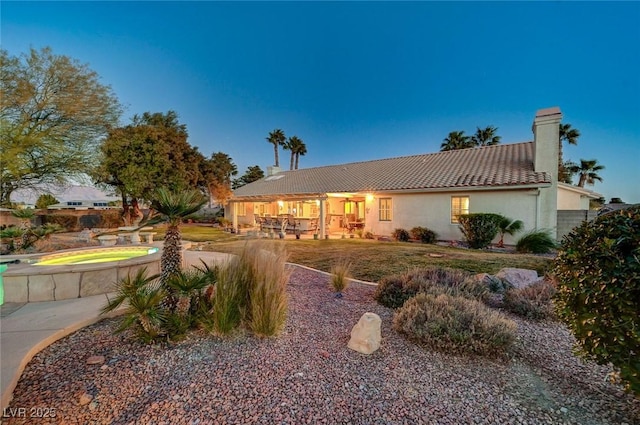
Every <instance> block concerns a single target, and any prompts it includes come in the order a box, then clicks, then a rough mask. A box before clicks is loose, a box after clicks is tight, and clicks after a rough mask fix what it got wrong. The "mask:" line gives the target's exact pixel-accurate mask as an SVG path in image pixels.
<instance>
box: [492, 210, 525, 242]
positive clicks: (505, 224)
mask: <svg viewBox="0 0 640 425" xmlns="http://www.w3.org/2000/svg"><path fill="white" fill-rule="evenodd" d="M523 227H524V223H523V222H522V220H513V219H511V218H509V217H501V218H500V219H499V220H498V232H499V233H500V240H499V241H498V247H500V248H502V247H504V235H511V236H513V235H514V234H516V233H518V232H519V231H520V230H522V228H523Z"/></svg>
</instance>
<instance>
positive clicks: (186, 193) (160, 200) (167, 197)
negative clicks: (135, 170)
mask: <svg viewBox="0 0 640 425" xmlns="http://www.w3.org/2000/svg"><path fill="white" fill-rule="evenodd" d="M206 203H207V199H206V197H205V196H204V195H202V193H201V192H200V191H199V190H197V189H190V190H182V191H179V192H172V191H169V190H168V189H166V188H159V189H157V190H156V192H155V194H154V196H153V200H152V201H151V207H152V208H153V209H154V210H155V211H156V212H157V213H158V216H157V217H154V219H152V221H151V223H158V222H163V221H164V222H166V223H167V224H168V227H167V231H166V233H165V236H164V244H163V249H162V256H161V258H160V268H161V273H160V281H161V282H163V283H164V282H166V281H167V279H168V278H169V277H170V276H171V275H173V274H176V273H178V272H179V271H180V270H181V268H182V246H181V239H182V237H181V234H180V224H181V223H182V219H183V218H185V217H186V216H188V215H191V214H193V213H195V212H197V211H198V210H199V209H200V208H202V206H204V205H205V204H206Z"/></svg>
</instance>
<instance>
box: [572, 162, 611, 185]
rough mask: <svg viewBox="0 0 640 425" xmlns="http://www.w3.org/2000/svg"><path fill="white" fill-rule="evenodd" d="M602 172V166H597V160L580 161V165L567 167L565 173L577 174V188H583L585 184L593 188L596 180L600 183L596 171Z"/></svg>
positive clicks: (600, 178)
mask: <svg viewBox="0 0 640 425" xmlns="http://www.w3.org/2000/svg"><path fill="white" fill-rule="evenodd" d="M601 170H604V165H599V164H598V160H597V159H581V160H580V165H577V164H573V163H572V165H570V166H569V168H568V170H567V172H568V173H569V175H570V176H571V175H573V174H578V175H579V176H580V180H578V187H584V185H585V184H588V185H591V186H593V185H594V184H595V183H596V180H597V181H599V182H601V181H602V177H600V176H599V175H598V171H601Z"/></svg>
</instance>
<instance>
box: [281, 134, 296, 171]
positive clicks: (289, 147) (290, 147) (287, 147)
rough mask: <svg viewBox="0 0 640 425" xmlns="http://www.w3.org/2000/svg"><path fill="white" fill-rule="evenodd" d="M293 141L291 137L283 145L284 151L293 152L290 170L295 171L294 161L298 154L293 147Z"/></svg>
mask: <svg viewBox="0 0 640 425" xmlns="http://www.w3.org/2000/svg"><path fill="white" fill-rule="evenodd" d="M294 137H295V136H294ZM292 139H293V138H292V137H289V140H287V141H286V142H284V145H282V149H284V150H286V151H291V160H290V162H289V170H293V160H294V159H295V157H296V153H295V151H294V147H293V144H292Z"/></svg>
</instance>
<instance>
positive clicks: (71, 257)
mask: <svg viewBox="0 0 640 425" xmlns="http://www.w3.org/2000/svg"><path fill="white" fill-rule="evenodd" d="M156 252H158V248H155V247H152V248H147V247H128V248H101V249H94V250H87V251H72V252H67V253H61V254H52V255H45V256H43V257H41V258H40V259H39V260H37V262H36V263H35V265H36V266H62V265H73V264H93V263H107V262H111V261H122V260H128V259H130V258H135V257H142V256H144V255H149V254H155V253H156Z"/></svg>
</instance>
